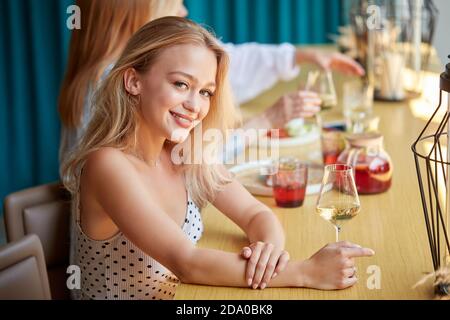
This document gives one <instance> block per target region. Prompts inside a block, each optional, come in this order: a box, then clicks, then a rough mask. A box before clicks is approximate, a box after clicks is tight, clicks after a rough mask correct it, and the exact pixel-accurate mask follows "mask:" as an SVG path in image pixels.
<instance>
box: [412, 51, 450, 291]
mask: <svg viewBox="0 0 450 320" xmlns="http://www.w3.org/2000/svg"><path fill="white" fill-rule="evenodd" d="M449 58H450V56H449ZM449 93H450V63H449V64H447V65H446V67H445V72H444V73H442V74H441V76H440V92H439V105H438V107H437V109H436V110H435V111H434V113H433V115H432V116H431V118H430V119H429V120H428V122H427V124H426V125H425V128H424V129H423V130H422V132H421V133H420V135H419V137H418V138H417V140H416V141H415V142H414V143H413V145H412V147H411V148H412V151H413V153H414V159H415V165H416V171H417V178H418V182H419V189H420V196H421V200H422V207H423V213H424V217H425V225H426V230H427V235H428V240H429V245H430V252H431V257H432V260H433V267H434V270H435V271H437V270H439V269H440V267H444V266H446V265H448V264H449V262H450V260H449V256H450V244H449V233H448V230H449V228H450V224H449V223H450V174H449V173H450V171H449V168H450V139H449V132H450V122H449V118H450V99H449ZM444 98H446V99H447V103H443V101H445V99H444ZM441 108H446V109H445V110H446V112H445V115H444V117H443V118H442V120H441V121H440V122H439V125H438V126H437V128H436V127H435V126H436V124H433V120H434V119H435V118H436V117H437V115H438V114H439V110H440V109H441ZM447 294H448V293H447Z"/></svg>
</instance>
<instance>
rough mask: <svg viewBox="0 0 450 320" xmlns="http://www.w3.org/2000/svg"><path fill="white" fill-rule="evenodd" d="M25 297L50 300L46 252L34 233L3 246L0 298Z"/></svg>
mask: <svg viewBox="0 0 450 320" xmlns="http://www.w3.org/2000/svg"><path fill="white" fill-rule="evenodd" d="M25 299H26V300H49V299H51V296H50V288H49V283H48V277H47V270H46V267H45V258H44V252H43V250H42V245H41V242H40V241H39V238H38V237H37V236H36V235H34V234H31V235H28V236H25V237H22V238H21V239H20V240H18V241H14V242H11V243H9V244H7V245H5V246H3V247H0V300H25Z"/></svg>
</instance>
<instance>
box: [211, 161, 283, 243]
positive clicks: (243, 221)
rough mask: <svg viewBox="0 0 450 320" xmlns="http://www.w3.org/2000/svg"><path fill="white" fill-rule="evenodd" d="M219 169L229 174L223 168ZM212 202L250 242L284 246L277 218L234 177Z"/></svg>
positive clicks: (281, 229)
mask: <svg viewBox="0 0 450 320" xmlns="http://www.w3.org/2000/svg"><path fill="white" fill-rule="evenodd" d="M221 170H223V172H224V173H225V174H226V175H230V173H228V172H227V171H226V169H225V168H222V169H221ZM236 199H239V201H236ZM212 204H213V205H214V206H215V207H216V208H217V209H218V210H219V211H221V212H222V213H223V214H224V215H226V216H227V217H228V218H230V219H231V220H232V221H233V222H234V223H236V224H237V225H238V226H239V227H240V228H241V229H242V230H243V231H244V232H245V234H246V235H247V237H248V239H249V241H250V242H251V243H252V242H257V241H262V242H269V243H272V244H273V245H275V246H277V247H278V248H280V249H283V248H284V241H285V237H284V231H283V227H282V226H281V224H280V221H279V220H278V218H277V217H276V216H275V214H274V213H273V212H272V210H270V209H269V208H268V207H267V206H266V205H264V204H263V203H261V202H260V201H258V200H257V199H256V198H255V197H253V196H252V195H251V194H250V193H249V192H248V191H247V190H246V189H245V188H244V187H243V186H242V185H241V184H240V183H239V182H238V181H236V180H235V179H233V180H232V182H231V183H229V184H228V185H226V186H225V188H224V189H223V190H222V191H220V192H218V194H217V196H216V198H215V199H214V201H213V202H212Z"/></svg>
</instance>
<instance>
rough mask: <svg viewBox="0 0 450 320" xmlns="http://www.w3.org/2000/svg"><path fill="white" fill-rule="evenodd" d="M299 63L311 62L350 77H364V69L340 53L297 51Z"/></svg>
mask: <svg viewBox="0 0 450 320" xmlns="http://www.w3.org/2000/svg"><path fill="white" fill-rule="evenodd" d="M296 60H297V63H302V62H311V63H314V64H316V65H318V66H319V67H321V68H322V69H325V70H335V71H338V72H342V73H344V74H348V75H356V76H363V75H364V74H365V72H364V69H363V67H361V65H360V64H359V63H357V62H356V61H355V60H353V59H352V58H350V57H348V56H346V55H344V54H342V53H339V52H331V53H330V52H322V51H318V50H300V49H299V50H297V56H296Z"/></svg>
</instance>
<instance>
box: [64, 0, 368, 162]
mask: <svg viewBox="0 0 450 320" xmlns="http://www.w3.org/2000/svg"><path fill="white" fill-rule="evenodd" d="M76 3H77V5H78V6H79V7H80V9H81V12H82V15H81V19H82V21H81V25H82V28H81V29H80V30H74V31H73V33H72V38H71V42H70V48H69V59H68V65H67V71H66V74H65V77H64V81H63V85H62V88H61V95H60V98H59V113H60V117H61V122H62V132H61V143H60V160H61V161H62V160H64V158H65V157H66V156H67V155H68V154H69V153H70V151H71V150H73V148H74V146H75V145H76V144H77V143H78V141H79V139H80V137H81V135H82V133H83V132H84V130H85V128H86V124H87V123H88V121H89V118H90V115H91V102H92V92H93V90H94V89H95V88H96V87H97V86H98V84H99V82H101V81H100V80H101V79H103V78H104V77H105V76H106V75H107V74H108V72H109V70H111V68H112V66H113V64H114V62H115V61H116V60H117V57H118V55H119V54H120V52H121V50H122V49H123V47H124V45H125V43H126V42H127V40H128V39H129V38H130V37H131V35H132V34H133V33H134V32H136V31H137V29H138V28H139V27H141V26H142V25H144V24H145V23H146V22H148V21H151V20H152V19H155V18H158V17H163V16H171V15H177V16H181V17H184V16H186V15H187V10H186V8H185V7H184V5H183V1H182V0H127V1H123V0H109V1H102V0H77V2H76ZM224 48H225V50H226V51H227V52H228V54H229V55H230V81H231V86H232V90H233V95H234V97H235V101H236V102H237V103H238V104H240V103H244V102H246V101H248V100H250V99H252V98H254V97H256V96H257V95H258V94H260V93H261V92H263V91H264V90H266V89H268V88H270V87H271V86H273V85H274V84H275V83H276V82H277V81H279V80H291V79H293V78H294V77H296V76H297V75H298V73H299V68H298V65H300V64H302V63H314V64H317V65H319V66H320V67H322V68H327V69H334V70H338V71H341V72H345V73H349V74H356V75H361V74H362V73H363V72H364V71H363V70H362V68H361V67H360V66H359V65H358V64H357V63H356V62H354V61H353V60H351V59H349V58H347V57H345V56H343V55H341V54H339V53H331V54H330V53H323V52H320V51H318V50H310V51H305V50H303V49H297V48H295V47H294V46H293V45H291V44H288V43H284V44H282V45H262V44H257V43H247V44H241V45H233V44H231V43H227V44H224ZM320 102H321V101H320V99H319V98H318V96H317V94H316V93H314V92H306V91H299V92H292V93H287V94H285V95H283V96H282V97H281V98H280V99H279V100H278V101H276V102H275V103H274V104H273V105H272V106H270V107H269V108H267V110H266V111H265V112H263V113H261V114H260V115H258V116H257V117H255V118H253V119H251V120H250V121H248V122H246V123H245V124H244V127H245V128H260V129H270V128H281V127H283V125H284V124H285V123H286V122H287V121H289V120H291V119H293V118H296V117H309V116H312V115H314V114H315V113H316V112H318V111H319V110H320V108H319V105H320ZM239 146H240V147H239V148H242V147H244V144H243V141H239ZM229 152H230V153H231V154H233V153H234V150H233V149H230V150H229Z"/></svg>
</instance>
